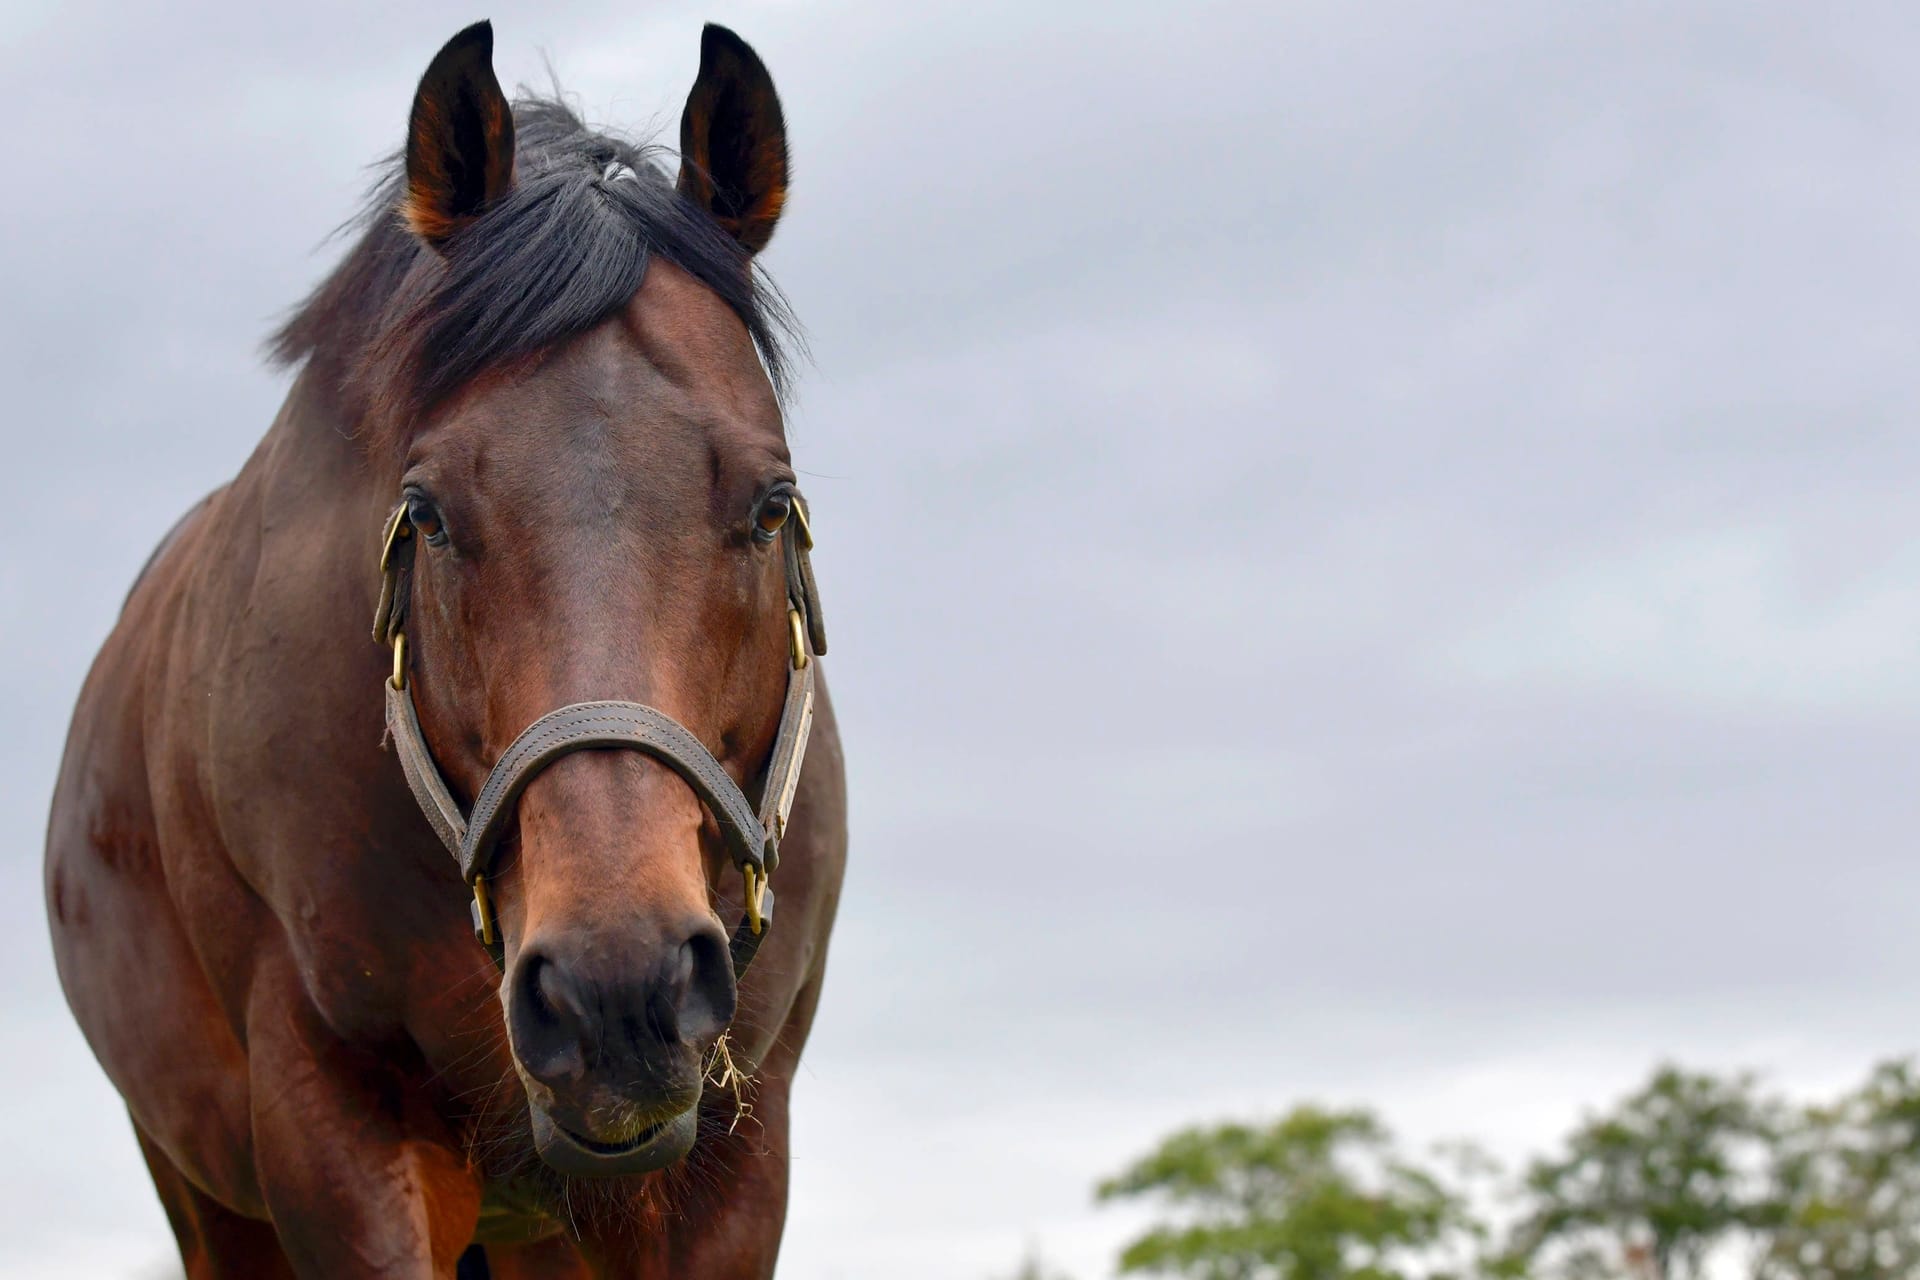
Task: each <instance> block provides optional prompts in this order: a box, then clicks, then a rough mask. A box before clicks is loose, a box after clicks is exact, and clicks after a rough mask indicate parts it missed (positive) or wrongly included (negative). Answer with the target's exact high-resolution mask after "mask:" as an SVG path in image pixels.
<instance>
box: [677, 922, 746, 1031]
mask: <svg viewBox="0 0 1920 1280" xmlns="http://www.w3.org/2000/svg"><path fill="white" fill-rule="evenodd" d="M678 959H679V962H680V972H681V975H682V977H681V982H680V984H679V986H680V999H679V1008H678V1021H679V1024H680V1034H681V1035H682V1036H684V1037H686V1038H687V1039H688V1040H690V1041H692V1042H694V1043H696V1044H705V1043H707V1042H708V1041H711V1040H715V1039H718V1038H719V1036H720V1033H721V1032H723V1031H725V1030H726V1029H727V1024H728V1023H729V1022H732V1021H733V1007H734V999H735V992H734V981H733V957H732V956H730V955H729V954H728V953H727V941H726V935H725V934H723V933H721V932H720V930H719V928H718V927H717V926H714V925H712V924H708V925H706V926H704V927H702V928H700V929H697V930H695V932H694V934H693V936H692V937H690V938H688V939H687V940H686V941H685V942H684V943H682V944H681V946H680V954H679V957H678Z"/></svg>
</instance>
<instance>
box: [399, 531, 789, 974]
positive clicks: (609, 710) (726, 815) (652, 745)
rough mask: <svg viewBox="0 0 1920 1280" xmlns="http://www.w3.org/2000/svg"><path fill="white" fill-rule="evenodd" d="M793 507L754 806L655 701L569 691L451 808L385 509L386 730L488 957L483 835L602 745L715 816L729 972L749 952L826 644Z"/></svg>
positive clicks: (490, 935)
mask: <svg viewBox="0 0 1920 1280" xmlns="http://www.w3.org/2000/svg"><path fill="white" fill-rule="evenodd" d="M793 514H794V516H795V519H794V520H793V522H792V524H791V532H788V533H786V535H785V536H784V537H783V538H782V541H783V543H784V550H783V555H784V558H785V562H786V577H787V637H788V642H789V656H790V660H791V669H790V670H789V671H788V673H787V693H786V699H785V703H784V705H783V706H782V708H781V713H780V728H779V731H778V733H776V734H775V736H774V741H773V750H772V752H771V753H770V754H769V755H768V758H767V764H766V768H765V770H764V771H763V774H762V778H761V790H760V803H759V805H758V808H757V809H756V808H755V806H753V805H751V804H750V803H749V802H748V800H747V797H746V795H745V794H744V793H743V792H742V791H741V790H740V788H739V786H738V785H737V784H735V783H734V781H733V779H732V777H730V776H729V775H728V773H727V771H726V770H725V769H724V768H723V767H722V766H721V765H720V762H719V761H718V760H716V759H715V758H714V757H713V754H712V753H711V752H709V751H708V750H707V748H706V746H705V745H704V744H703V743H701V742H700V740H699V739H698V738H696V737H694V735H693V734H692V733H690V732H689V731H688V730H687V729H686V728H685V727H684V726H683V725H681V724H680V723H679V722H678V721H677V720H675V719H673V717H671V716H669V715H667V714H666V713H665V712H663V711H659V710H656V709H655V708H653V707H649V706H645V705H643V704H641V703H637V702H578V703H574V704H572V705H570V706H565V707H561V708H559V709H558V710H555V711H550V712H548V713H547V714H546V715H544V716H541V717H540V718H539V719H538V720H535V721H534V722H533V723H532V724H530V725H528V726H527V727H526V729H524V730H522V731H521V734H520V736H519V737H518V738H515V739H514V741H513V743H512V745H510V746H509V747H508V748H507V749H506V751H505V752H503V753H502V754H501V756H500V758H499V759H498V760H497V761H495V762H494V765H493V768H492V770H491V771H490V772H489V773H488V774H487V778H486V782H485V783H484V784H483V785H482V786H481V788H480V791H479V793H478V794H477V795H476V796H475V797H474V802H473V806H472V808H471V810H464V811H463V810H462V808H461V806H460V804H459V802H458V801H456V800H455V799H454V798H453V792H452V790H451V789H450V788H449V787H448V786H447V782H446V779H445V777H443V776H442V775H441V773H440V769H439V766H438V765H437V764H436V763H435V762H434V759H433V752H432V749H431V748H430V747H429V746H428V744H427V740H426V734H425V733H424V732H422V730H421V728H420V718H419V713H418V712H417V711H416V710H415V708H414V704H413V688H412V682H411V681H409V680H408V679H407V656H408V655H407V634H406V615H407V607H408V604H409V603H410V598H411V591H410V588H411V585H412V570H413V556H414V554H415V548H416V547H417V546H418V543H419V539H417V538H415V537H414V536H413V534H414V530H413V524H412V522H411V520H409V519H408V516H407V506H406V503H404V502H403V503H401V504H400V505H399V506H398V507H396V508H395V509H394V511H393V514H392V515H390V516H388V517H387V523H386V526H385V528H384V530H383V531H382V536H381V541H380V602H379V604H378V605H377V606H376V608H375V611H374V619H373V638H374V640H375V642H377V643H381V644H386V645H389V646H391V648H392V650H393V673H392V674H391V675H390V676H389V677H388V678H387V680H386V681H385V684H386V691H385V693H386V702H387V731H388V734H389V735H390V737H391V739H392V741H393V743H394V751H395V754H396V755H398V756H399V757H400V766H401V772H402V773H403V775H404V776H405V778H406V781H407V787H408V789H409V790H411V791H412V792H413V797H414V800H415V802H416V803H418V804H419V806H420V810H421V812H422V813H423V814H424V815H425V816H426V819H427V822H428V825H430V826H431V827H432V828H433V830H434V833H435V834H436V835H438V836H439V837H440V841H441V843H442V844H444V845H446V847H447V850H448V852H450V853H451V854H453V856H454V858H455V859H456V860H457V861H458V862H459V864H460V871H461V876H462V878H463V879H465V880H466V882H467V883H468V884H469V885H470V886H471V887H472V890H473V902H472V905H471V908H470V912H469V914H470V915H471V916H472V919H473V933H474V937H475V938H476V939H478V940H479V941H480V943H481V944H482V945H483V946H485V947H486V948H487V951H488V952H489V953H490V954H491V955H492V956H493V959H494V962H495V963H496V964H501V965H504V963H505V951H504V945H503V943H502V942H501V940H500V929H499V922H498V920H497V919H496V917H495V915H494V910H493V901H492V896H491V894H490V893H489V892H488V889H487V874H488V871H489V869H490V868H491V865H492V857H493V850H494V847H495V845H496V844H497V842H498V841H499V838H500V836H501V834H502V832H503V829H504V827H505V825H506V823H507V820H508V818H509V817H510V815H511V813H512V811H513V807H514V805H515V803H516V801H517V800H518V799H519V796H520V793H521V791H523V790H524V789H525V788H526V786H527V784H528V783H529V782H531V781H532V780H533V778H534V777H535V776H536V775H537V774H538V773H539V772H540V771H541V770H542V769H544V768H546V767H547V766H548V765H550V764H552V763H553V762H554V761H555V760H557V759H559V758H560V757H561V756H563V755H567V754H569V753H570V752H573V751H578V750H585V749H589V748H606V747H614V748H626V749H629V750H635V751H640V752H643V753H645V754H647V755H649V756H652V757H653V758H654V759H656V760H658V761H660V763H662V764H664V765H666V766H667V767H668V768H670V769H672V770H673V771H674V772H675V773H677V774H679V775H680V777H681V779H682V780H683V781H685V782H686V783H687V785H688V786H689V787H690V788H691V789H692V790H693V792H694V794H695V795H697V796H698V797H699V798H700V801H701V803H702V804H704V805H705V806H706V808H707V809H708V811H709V812H711V813H712V814H713V816H714V818H715V819H716V820H717V821H718V823H719V826H720V830H721V834H722V835H723V837H724V838H725V839H726V842H727V847H728V851H729V853H731V854H732V856H733V860H734V863H735V864H736V865H737V866H738V867H739V868H740V874H741V877H742V880H743V882H744V889H745V899H746V912H745V915H744V916H743V917H742V919H741V921H740V924H739V925H738V927H736V928H735V929H734V932H733V941H732V944H731V948H730V949H731V951H732V954H733V969H734V975H735V977H736V978H738V976H739V975H740V974H742V973H745V972H746V968H747V966H748V965H749V964H751V963H752V961H753V957H754V955H755V954H756V953H757V952H758V951H759V949H760V941H761V938H762V937H763V936H764V935H765V934H766V931H767V929H768V927H769V926H770V925H771V924H772V922H773V906H774V895H773V889H772V887H771V885H770V884H769V882H768V878H769V876H770V874H771V873H772V871H773V870H774V868H776V867H777V866H779V864H780V841H781V839H782V838H783V837H784V836H785V835H786V830H787V819H788V816H789V814H790V813H791V811H792V808H793V800H794V795H795V793H796V791H797V790H798V787H799V783H800V767H801V764H802V763H803V761H804V760H805V757H806V750H807V738H808V735H809V734H810V732H811V731H812V728H813V694H814V690H813V686H814V679H815V668H814V662H813V657H814V655H815V654H820V653H825V652H826V647H827V646H826V628H825V624H824V622H823V621H822V619H821V615H820V604H819V600H818V594H817V591H816V589H815V586H814V581H813V565H812V561H811V560H810V559H809V557H808V554H807V553H808V552H810V551H811V550H812V549H813V527H812V522H811V520H810V519H809V518H808V514H807V508H806V504H805V502H804V501H803V500H801V499H800V498H799V497H798V496H797V495H796V497H795V499H794V503H793Z"/></svg>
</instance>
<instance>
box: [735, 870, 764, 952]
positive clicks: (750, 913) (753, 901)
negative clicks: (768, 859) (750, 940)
mask: <svg viewBox="0 0 1920 1280" xmlns="http://www.w3.org/2000/svg"><path fill="white" fill-rule="evenodd" d="M740 875H741V878H742V879H744V880H745V881H746V882H747V927H748V928H750V929H752V930H753V936H754V937H756V938H757V937H759V936H760V933H761V931H762V930H763V929H765V928H766V927H767V921H766V916H765V914H764V907H765V903H766V893H767V873H766V872H764V871H762V870H761V869H760V868H758V867H756V866H754V865H753V864H752V863H751V862H747V863H742V864H741V867H740Z"/></svg>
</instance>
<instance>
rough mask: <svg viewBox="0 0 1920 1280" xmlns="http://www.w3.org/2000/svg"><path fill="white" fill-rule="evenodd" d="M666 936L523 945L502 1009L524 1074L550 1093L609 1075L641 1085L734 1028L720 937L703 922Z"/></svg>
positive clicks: (729, 970) (729, 974) (728, 964)
mask: <svg viewBox="0 0 1920 1280" xmlns="http://www.w3.org/2000/svg"><path fill="white" fill-rule="evenodd" d="M668 936H669V937H677V941H672V942H669V943H667V944H665V945H660V946H646V947H637V946H635V945H633V944H632V943H630V942H629V943H627V944H626V945H608V943H607V942H606V940H604V939H592V938H579V937H575V938H568V937H567V936H566V935H564V934H561V935H557V936H554V937H551V938H548V939H545V940H534V939H529V941H528V944H527V945H526V946H525V947H523V948H522V949H521V952H520V956H519V960H518V962H517V964H516V965H515V968H514V977H513V985H512V988H511V990H510V992H509V995H508V1000H507V1021H508V1028H509V1031H510V1033H511V1035H512V1037H513V1051H514V1054H515V1056H516V1057H518V1058H519V1059H520V1064H521V1065H522V1066H523V1067H525V1068H526V1069H527V1071H528V1072H529V1073H530V1074H531V1075H532V1076H533V1077H534V1078H535V1079H537V1080H539V1081H540V1082H541V1083H543V1084H546V1085H549V1086H553V1087H560V1086H564V1085H567V1084H572V1083H578V1082H579V1081H580V1080H581V1079H583V1078H584V1077H586V1076H587V1075H588V1074H589V1073H590V1072H600V1071H606V1070H612V1071H618V1072H625V1073H627V1075H628V1078H629V1079H632V1078H633V1077H634V1074H635V1069H636V1068H637V1069H638V1072H637V1074H638V1077H639V1079H640V1080H644V1079H645V1078H646V1076H647V1075H648V1074H649V1071H648V1067H649V1064H650V1063H651V1062H652V1061H653V1060H655V1059H656V1058H657V1057H658V1055H659V1054H660V1052H661V1051H663V1050H671V1049H674V1048H677V1047H679V1046H681V1045H691V1046H695V1047H698V1048H704V1047H705V1046H706V1045H708V1044H710V1043H712V1042H713V1041H714V1040H715V1039H717V1038H718V1037H719V1035H720V1033H721V1032H722V1031H724V1030H726V1027H727V1023H729V1022H731V1021H732V1020H733V1005H734V986H733V962H732V960H731V959H730V958H729V957H728V954H727V942H726V935H725V934H724V933H722V932H721V930H720V927H719V925H718V924H717V923H715V922H714V921H713V920H712V919H711V918H710V917H708V918H702V919H700V920H699V921H697V922H696V923H693V924H691V925H689V926H688V927H686V928H684V929H682V930H680V931H679V932H678V933H677V934H673V933H669V935H668ZM635 1082H636V1083H637V1082H638V1081H635Z"/></svg>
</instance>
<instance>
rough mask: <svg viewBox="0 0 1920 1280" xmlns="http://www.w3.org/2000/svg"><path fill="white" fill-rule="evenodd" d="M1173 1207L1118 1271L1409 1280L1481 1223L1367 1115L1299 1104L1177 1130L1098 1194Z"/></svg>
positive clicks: (1449, 1255)
mask: <svg viewBox="0 0 1920 1280" xmlns="http://www.w3.org/2000/svg"><path fill="white" fill-rule="evenodd" d="M1097 1194H1098V1196H1099V1198H1100V1199H1101V1200H1102V1201H1112V1200H1120V1199H1130V1198H1143V1197H1144V1198H1150V1199H1153V1200H1157V1201H1159V1202H1160V1203H1162V1204H1164V1205H1165V1206H1166V1207H1167V1208H1168V1209H1170V1210H1171V1211H1172V1216H1171V1218H1170V1219H1169V1220H1168V1221H1165V1222H1163V1223H1161V1224H1160V1225H1157V1226H1155V1227H1153V1228H1152V1229H1150V1230H1149V1231H1147V1233H1146V1234H1145V1235H1142V1236H1141V1237H1139V1238H1138V1239H1137V1240H1134V1241H1133V1242H1132V1243H1131V1244H1129V1245H1128V1246H1127V1247H1126V1249H1125V1250H1124V1251H1123V1252H1122V1253H1121V1255H1120V1269H1121V1270H1122V1271H1125V1272H1148V1273H1157V1274H1161V1275H1176V1276H1184V1277H1187V1278H1188V1280H1415V1278H1416V1277H1427V1278H1433V1280H1438V1278H1439V1277H1443V1276H1451V1275H1454V1274H1457V1272H1456V1271H1454V1270H1450V1269H1449V1264H1450V1262H1457V1261H1458V1259H1459V1258H1461V1257H1463V1256H1464V1255H1465V1253H1466V1252H1468V1251H1469V1249H1468V1247H1469V1246H1470V1245H1472V1244H1473V1243H1474V1242H1475V1241H1477V1239H1478V1238H1479V1236H1480V1235H1481V1234H1482V1233H1483V1229H1482V1228H1481V1227H1480V1224H1479V1223H1478V1222H1477V1221H1476V1220H1475V1219H1474V1218H1473V1217H1472V1215H1471V1213H1470V1211H1469V1209H1468V1207H1467V1204H1466V1202H1465V1198H1464V1196H1462V1195H1461V1194H1460V1193H1459V1192H1457V1191H1455V1190H1454V1189H1452V1188H1450V1187H1449V1186H1448V1185H1447V1184H1446V1183H1445V1182H1444V1181H1443V1180H1442V1178H1441V1177H1440V1175H1438V1174H1436V1173H1435V1172H1433V1171H1431V1170H1429V1169H1427V1168H1423V1167H1420V1166H1418V1165H1415V1164H1413V1163H1411V1162H1409V1161H1407V1160H1406V1159H1404V1158H1403V1157H1401V1156H1400V1155H1399V1154H1398V1153H1397V1152H1396V1151H1395V1149H1394V1144H1393V1140H1392V1137H1391V1135H1390V1134H1389V1133H1388V1132H1387V1130H1386V1129H1385V1127H1384V1126H1383V1125H1382V1124H1381V1123H1380V1121H1379V1120H1378V1119H1377V1118H1376V1117H1375V1116H1374V1115H1373V1114H1372V1113H1371V1112H1368V1111H1327V1110H1322V1109H1321V1108H1318V1107H1313V1106H1303V1107H1298V1108H1296V1109H1294V1110H1293V1111H1292V1112H1290V1113H1288V1114H1287V1115H1286V1116H1284V1117H1282V1118H1281V1119H1280V1120H1278V1121H1276V1122H1274V1123H1272V1124H1268V1125H1265V1126H1258V1125H1245V1124H1224V1125H1218V1126H1215V1127H1212V1128H1196V1129H1187V1130H1183V1131H1182V1132H1180V1133H1176V1134H1174V1135H1173V1136H1171V1137H1169V1138H1167V1139H1166V1140H1164V1141H1163V1142H1162V1143H1161V1144H1160V1145H1159V1147H1157V1148H1156V1149H1155V1150H1153V1151H1152V1152H1150V1153H1148V1154H1147V1155H1146V1156H1144V1157H1142V1158H1141V1159H1140V1160H1138V1161H1136V1162H1135V1163H1134V1164H1133V1165H1132V1166H1130V1167H1129V1168H1127V1169H1125V1170H1123V1171H1122V1172H1121V1173H1120V1174H1118V1175H1117V1176H1115V1177H1114V1178H1112V1179H1110V1180H1108V1181H1106V1182H1104V1183H1102V1184H1101V1185H1100V1188H1099V1190H1098V1193H1097Z"/></svg>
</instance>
